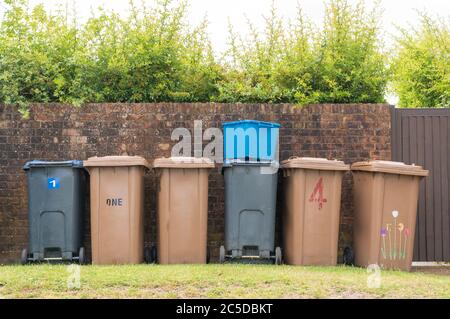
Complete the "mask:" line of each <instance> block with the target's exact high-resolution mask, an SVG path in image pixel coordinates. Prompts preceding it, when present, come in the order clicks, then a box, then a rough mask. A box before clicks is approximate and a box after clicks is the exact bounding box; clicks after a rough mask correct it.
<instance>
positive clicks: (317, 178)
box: [281, 157, 349, 265]
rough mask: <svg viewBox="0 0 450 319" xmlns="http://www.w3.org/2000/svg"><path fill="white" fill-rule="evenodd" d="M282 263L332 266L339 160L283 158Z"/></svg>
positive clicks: (341, 166) (336, 231)
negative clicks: (284, 159)
mask: <svg viewBox="0 0 450 319" xmlns="http://www.w3.org/2000/svg"><path fill="white" fill-rule="evenodd" d="M281 164H282V168H283V177H284V178H283V179H284V195H285V201H284V205H285V207H284V209H283V212H284V213H283V216H282V222H283V223H282V224H283V230H282V232H283V249H284V251H283V254H284V262H285V263H287V264H291V265H335V264H336V262H337V253H338V236H339V216H340V206H341V184H342V177H343V175H344V173H345V172H346V171H348V170H349V166H348V165H346V164H344V162H342V161H337V160H327V159H324V158H310V157H297V158H291V159H289V160H286V161H283V162H282V163H281Z"/></svg>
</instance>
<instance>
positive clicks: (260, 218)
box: [224, 165, 278, 251]
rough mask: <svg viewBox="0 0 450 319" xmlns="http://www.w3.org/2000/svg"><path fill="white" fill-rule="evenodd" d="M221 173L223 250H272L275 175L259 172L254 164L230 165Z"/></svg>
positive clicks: (275, 188)
mask: <svg viewBox="0 0 450 319" xmlns="http://www.w3.org/2000/svg"><path fill="white" fill-rule="evenodd" d="M224 175H225V248H226V250H228V251H230V250H240V251H242V250H247V249H248V250H253V249H255V248H256V247H257V249H258V250H259V251H273V250H274V238H275V210H276V191H277V176H278V174H261V167H260V166H258V165H233V166H231V167H225V168H224ZM255 246H256V247H255Z"/></svg>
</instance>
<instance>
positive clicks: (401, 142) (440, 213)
mask: <svg viewBox="0 0 450 319" xmlns="http://www.w3.org/2000/svg"><path fill="white" fill-rule="evenodd" d="M392 112H393V113H392V158H393V160H395V161H402V162H405V163H408V164H417V165H421V166H423V167H425V168H426V169H428V170H429V171H430V175H429V177H427V178H426V179H424V180H423V181H422V182H421V184H420V195H419V204H418V216H417V226H416V237H415V239H414V243H415V244H414V260H415V261H450V200H449V195H450V189H449V184H450V109H393V111H392Z"/></svg>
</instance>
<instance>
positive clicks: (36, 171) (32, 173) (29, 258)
mask: <svg viewBox="0 0 450 319" xmlns="http://www.w3.org/2000/svg"><path fill="white" fill-rule="evenodd" d="M23 169H24V170H25V172H26V173H27V179H28V222H29V247H28V249H24V250H23V251H22V255H21V262H22V263H23V264H25V263H27V262H38V261H52V260H62V261H70V262H71V261H78V262H79V263H84V262H85V254H84V248H83V247H82V221H83V214H84V208H85V183H86V174H85V171H84V169H83V162H82V161H60V162H45V161H31V162H28V163H26V164H25V166H24V167H23Z"/></svg>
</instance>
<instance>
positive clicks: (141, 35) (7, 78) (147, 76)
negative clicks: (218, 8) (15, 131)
mask: <svg viewBox="0 0 450 319" xmlns="http://www.w3.org/2000/svg"><path fill="white" fill-rule="evenodd" d="M5 3H6V4H7V5H8V6H9V9H8V11H7V12H6V14H5V16H4V17H3V19H2V22H1V26H0V101H1V102H4V103H8V104H18V105H19V106H20V107H21V109H22V110H23V111H26V108H27V105H28V103H30V102H63V103H71V104H74V105H81V104H82V103H85V102H156V101H208V100H210V99H211V97H212V96H213V95H215V94H216V91H217V89H216V86H215V81H216V79H218V78H219V77H220V67H219V66H218V64H217V63H216V62H215V60H214V57H213V53H212V49H211V45H210V43H209V41H208V39H207V36H206V26H207V25H206V22H205V23H203V24H201V25H199V26H197V27H196V28H191V27H190V26H189V25H187V24H186V22H185V16H186V2H184V1H183V2H181V3H180V4H178V5H174V4H173V3H172V1H171V0H159V1H157V3H156V6H155V7H154V8H148V7H144V5H142V6H139V7H137V6H135V4H134V3H133V2H130V7H131V15H130V16H129V17H128V18H126V19H124V18H121V17H120V16H119V15H118V14H116V13H107V12H105V11H102V12H101V13H100V14H99V15H98V16H94V17H92V18H90V19H89V20H88V21H87V23H85V24H83V25H82V26H81V27H79V26H77V21H76V20H75V19H73V20H69V19H68V18H67V16H68V14H67V12H66V11H64V10H59V11H58V12H56V13H53V14H50V13H48V12H46V11H45V10H44V8H43V6H42V5H38V6H36V7H34V8H31V9H30V8H29V7H28V3H27V2H26V1H25V0H7V1H5Z"/></svg>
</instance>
